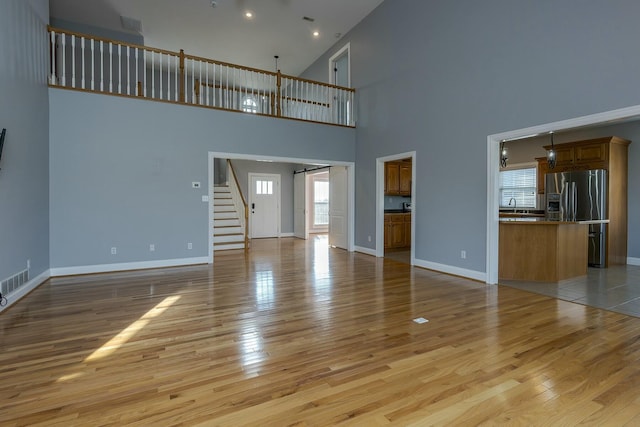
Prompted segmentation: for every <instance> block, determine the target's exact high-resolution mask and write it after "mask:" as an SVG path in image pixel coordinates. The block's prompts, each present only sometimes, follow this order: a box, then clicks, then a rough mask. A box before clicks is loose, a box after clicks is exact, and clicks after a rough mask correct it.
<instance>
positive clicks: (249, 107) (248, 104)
mask: <svg viewBox="0 0 640 427" xmlns="http://www.w3.org/2000/svg"><path fill="white" fill-rule="evenodd" d="M242 111H244V112H245V113H254V114H255V113H257V112H258V103H257V102H256V100H255V99H253V97H252V96H245V97H244V99H243V100H242Z"/></svg>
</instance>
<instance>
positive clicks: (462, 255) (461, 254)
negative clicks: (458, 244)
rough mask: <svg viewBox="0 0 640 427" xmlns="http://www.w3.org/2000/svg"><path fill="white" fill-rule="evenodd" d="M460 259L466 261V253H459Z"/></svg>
mask: <svg viewBox="0 0 640 427" xmlns="http://www.w3.org/2000/svg"><path fill="white" fill-rule="evenodd" d="M460 258H462V259H467V251H460Z"/></svg>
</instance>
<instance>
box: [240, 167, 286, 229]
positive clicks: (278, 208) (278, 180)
mask: <svg viewBox="0 0 640 427" xmlns="http://www.w3.org/2000/svg"><path fill="white" fill-rule="evenodd" d="M254 176H267V177H270V178H274V183H276V184H275V189H274V192H273V193H274V194H273V195H274V196H275V197H276V199H277V206H276V223H277V225H276V235H275V236H274V237H280V234H281V232H282V230H281V228H282V212H281V205H282V195H281V194H280V183H281V180H282V177H281V176H280V174H278V173H259V172H249V173H248V176H247V190H248V191H247V192H248V193H249V194H247V197H248V199H249V200H248V203H249V224H248V226H249V238H250V239H255V238H257V237H254V236H253V234H252V233H253V230H252V228H253V227H252V226H253V220H252V218H253V216H252V213H251V204H252V203H253V189H252V188H251V185H252V181H253V177H254Z"/></svg>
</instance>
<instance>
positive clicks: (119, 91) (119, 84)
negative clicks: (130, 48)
mask: <svg viewBox="0 0 640 427" xmlns="http://www.w3.org/2000/svg"><path fill="white" fill-rule="evenodd" d="M118 93H120V94H121V93H122V45H121V44H119V45H118Z"/></svg>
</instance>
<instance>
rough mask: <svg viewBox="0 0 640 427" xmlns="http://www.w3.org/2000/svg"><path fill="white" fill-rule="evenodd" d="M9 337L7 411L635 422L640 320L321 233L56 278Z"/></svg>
mask: <svg viewBox="0 0 640 427" xmlns="http://www.w3.org/2000/svg"><path fill="white" fill-rule="evenodd" d="M418 317H424V318H426V319H428V320H429V322H427V323H423V324H417V323H415V322H413V321H412V319H414V318H418ZM0 338H1V352H0V425H2V426H11V425H47V426H49V425H60V426H71V425H81V426H93V425H125V424H126V425H141V426H151V425H153V426H156V425H198V424H201V425H225V426H240V425H259V426H290V425H297V426H303V425H308V426H311V425H334V424H340V423H342V424H344V425H364V426H374V425H401V426H404V425H418V426H423V425H448V426H450V425H483V424H484V425H496V424H503V425H509V426H512V425H515V426H517V425H522V426H531V425H541V426H555V425H563V426H564V425H578V424H584V425H594V426H605V425H606V426H609V425H615V426H618V425H630V426H637V425H640V398H639V397H638V390H639V389H640V360H639V359H640V319H638V318H634V317H629V316H626V315H623V314H619V313H612V312H608V311H604V310H600V309H596V308H591V307H587V306H584V305H580V304H575V303H571V302H568V301H561V300H557V299H553V298H550V297H547V296H543V295H535V294H532V293H529V292H524V291H521V290H518V289H512V288H508V287H503V286H490V287H488V286H485V285H484V284H482V283H477V282H473V281H469V280H465V279H461V278H456V277H452V276H447V275H444V274H438V273H435V272H431V271H428V270H422V269H417V268H411V267H410V266H408V265H406V264H402V263H398V262H395V261H393V260H385V259H376V258H374V257H371V256H367V255H362V254H349V253H347V252H345V251H342V250H339V249H327V247H326V240H324V239H323V238H314V239H312V240H310V241H309V242H303V241H299V240H294V239H281V240H260V241H254V243H253V248H252V250H251V253H250V254H249V256H248V257H246V258H245V256H244V254H243V253H242V252H235V253H229V254H225V255H219V254H216V261H215V265H214V266H213V268H211V267H210V266H195V267H186V268H174V269H163V270H150V271H142V272H129V273H118V274H103V275H94V276H84V277H71V278H58V279H55V280H51V281H50V282H48V283H46V284H44V285H42V286H41V287H40V288H38V289H37V290H35V291H34V292H33V293H32V294H30V295H29V296H27V297H26V298H25V299H23V300H22V301H20V302H19V303H17V304H16V305H14V306H13V307H12V308H11V309H9V310H8V311H6V312H4V313H3V314H2V315H1V316H0Z"/></svg>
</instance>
